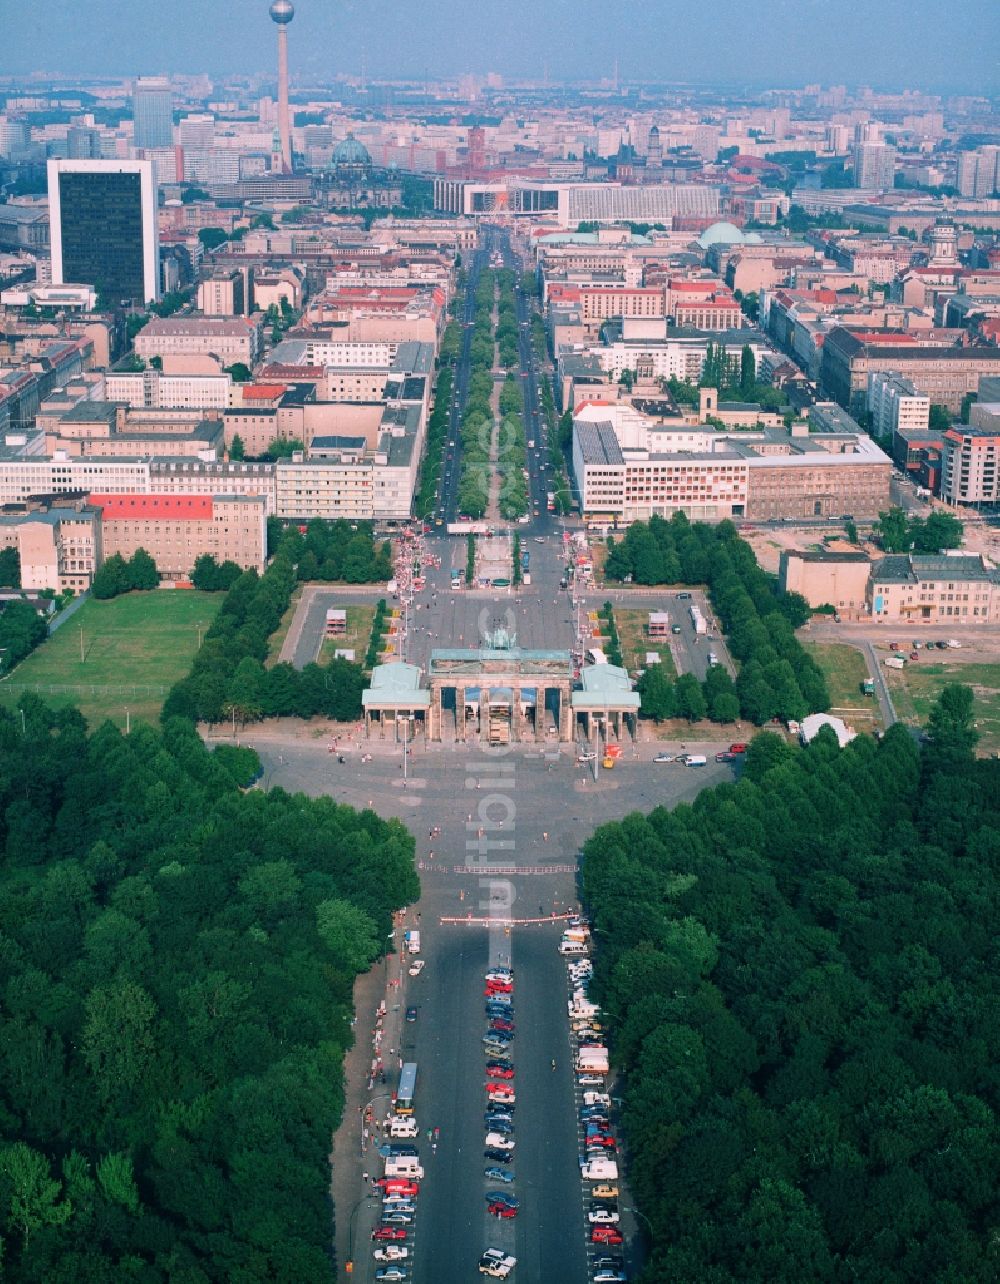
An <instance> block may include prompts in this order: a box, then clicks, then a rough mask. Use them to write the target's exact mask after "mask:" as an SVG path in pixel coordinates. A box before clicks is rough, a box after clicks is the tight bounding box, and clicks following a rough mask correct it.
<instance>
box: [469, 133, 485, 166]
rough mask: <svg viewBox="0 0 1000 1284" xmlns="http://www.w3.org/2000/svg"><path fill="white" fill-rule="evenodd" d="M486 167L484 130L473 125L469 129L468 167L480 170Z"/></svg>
mask: <svg viewBox="0 0 1000 1284" xmlns="http://www.w3.org/2000/svg"><path fill="white" fill-rule="evenodd" d="M485 167H486V130H485V129H483V127H482V126H481V125H473V126H472V128H471V129H470V130H469V169H471V170H473V171H482V170H483V169H485Z"/></svg>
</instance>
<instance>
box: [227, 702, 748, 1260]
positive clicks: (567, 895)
mask: <svg viewBox="0 0 1000 1284" xmlns="http://www.w3.org/2000/svg"><path fill="white" fill-rule="evenodd" d="M244 739H245V741H246V742H247V743H252V744H254V745H255V746H256V747H257V748H258V750H259V752H260V754H261V757H262V760H263V762H264V767H265V774H264V782H263V783H264V786H265V787H272V786H275V785H281V786H283V787H285V788H287V789H291V790H303V791H305V792H306V793H309V794H313V795H316V794H323V793H326V794H330V795H331V796H332V797H333V798H334V799H336V800H337V801H338V802H344V803H348V804H350V805H352V806H355V807H358V808H365V807H369V806H370V807H372V808H374V809H375V810H376V811H377V812H378V813H379V814H380V815H382V816H386V817H389V816H397V817H400V818H401V819H402V820H403V821H404V823H406V824H407V825H408V827H409V828H410V829H411V830H412V831H413V833H414V834H415V836H416V847H417V854H418V860H419V862H420V865H421V870H420V875H421V882H422V896H421V900H420V902H419V903H418V904H417V905H416V906H415V907H413V909H412V910H411V914H410V921H411V922H412V921H413V914H414V913H419V915H420V928H421V936H422V947H423V948H422V956H423V958H424V959H425V960H426V967H425V969H424V971H423V973H422V974H421V975H420V976H419V977H415V978H410V977H404V980H405V989H404V991H403V993H402V994H401V995H400V996H399V997H398V1002H399V1003H401V1004H403V1005H410V1004H413V1005H416V1006H417V1008H418V1018H417V1021H416V1022H415V1023H413V1024H408V1025H405V1026H404V1027H403V1028H404V1042H403V1044H402V1047H401V1052H402V1055H403V1056H404V1058H411V1057H412V1058H414V1059H415V1060H416V1061H417V1063H418V1066H419V1067H420V1072H419V1081H418V1088H417V1102H416V1105H417V1114H416V1117H417V1120H418V1122H419V1123H420V1125H421V1128H422V1129H424V1130H426V1129H427V1128H433V1127H439V1128H440V1129H441V1139H440V1143H439V1144H438V1148H437V1151H436V1153H435V1152H433V1151H431V1149H430V1146H429V1145H428V1143H427V1141H426V1137H424V1138H423V1139H422V1140H421V1141H420V1150H421V1158H422V1162H423V1164H424V1167H425V1170H426V1177H425V1180H424V1182H423V1184H422V1186H421V1193H420V1197H419V1201H418V1215H417V1223H416V1228H415V1234H414V1236H413V1239H412V1242H413V1245H414V1250H415V1257H414V1261H413V1273H412V1277H411V1278H412V1280H413V1281H415V1284H431V1282H432V1281H433V1282H435V1284H436V1282H438V1281H442V1280H447V1281H449V1284H451V1282H452V1281H456V1282H458V1281H463V1280H469V1281H471V1280H474V1279H478V1278H479V1276H478V1275H477V1273H476V1263H477V1260H478V1256H479V1254H480V1253H481V1252H482V1250H483V1249H484V1248H486V1247H489V1246H495V1247H502V1248H505V1249H507V1250H509V1251H512V1252H513V1253H514V1254H515V1256H516V1257H517V1258H518V1268H517V1272H516V1274H515V1276H514V1278H513V1281H512V1284H517V1281H518V1280H520V1281H524V1282H525V1284H528V1282H530V1284H535V1281H542V1280H544V1281H553V1284H559V1282H560V1281H566V1282H567V1284H577V1282H578V1281H586V1280H587V1279H588V1274H587V1271H586V1229H585V1226H584V1211H583V1203H582V1199H581V1184H580V1181H579V1178H578V1175H577V1167H576V1159H577V1121H576V1115H575V1103H574V1097H573V1091H572V1082H571V1074H570V1061H569V1057H570V1049H569V1026H568V1021H567V1018H566V1009H565V997H566V972H565V965H564V963H563V961H562V960H561V959H560V957H559V955H558V954H557V952H556V935H557V929H556V928H554V927H551V926H549V925H547V924H546V925H543V926H538V925H523V926H521V925H516V926H515V927H514V928H513V929H512V932H511V935H510V936H506V935H504V933H503V930H502V929H498V928H496V927H492V928H491V927H489V926H469V925H464V924H461V923H454V922H446V921H443V920H447V919H454V918H461V917H463V916H465V915H467V914H468V913H469V912H470V911H471V912H473V913H474V914H476V915H477V916H479V915H480V914H483V913H488V912H489V910H490V907H491V905H492V906H493V907H494V909H495V910H498V912H505V911H506V906H507V904H508V900H509V901H510V904H511V913H512V916H513V917H514V918H515V919H517V918H537V917H538V911H539V907H541V908H542V911H543V914H551V913H552V912H553V911H555V912H562V911H564V910H565V909H566V908H567V907H568V906H570V905H572V904H573V903H574V898H575V892H576V886H575V873H574V867H575V864H576V854H577V852H578V851H579V850H580V848H581V846H582V844H583V842H584V841H585V840H586V838H587V837H588V836H589V835H590V834H591V833H592V832H593V830H594V828H595V827H596V826H597V825H599V824H601V823H603V822H605V821H608V820H612V819H617V818H620V817H621V816H624V815H626V814H627V813H628V812H630V811H633V810H636V809H640V810H643V811H648V810H650V809H651V808H652V807H653V806H655V805H657V804H663V805H666V806H672V805H674V804H675V803H677V802H680V801H688V802H690V801H692V800H693V799H694V797H695V796H696V795H697V793H698V792H699V791H700V790H701V789H702V788H705V787H708V786H711V785H713V784H717V783H719V782H720V781H724V780H732V779H733V778H734V772H733V768H732V767H731V766H730V765H728V764H717V763H715V762H713V761H712V760H711V757H710V761H709V764H708V766H707V767H705V768H703V769H701V770H690V769H686V768H682V767H675V766H657V765H654V764H653V763H652V761H651V758H652V754H653V753H654V752H655V750H656V749H657V748H659V747H660V746H659V745H657V744H648V745H645V744H644V745H642V746H641V747H640V749H639V756H638V757H636V758H630V757H628V756H627V755H626V757H625V758H623V759H622V761H621V762H619V764H618V766H617V767H616V769H615V770H614V772H602V773H600V776H599V779H598V781H597V782H596V783H595V782H594V781H593V780H592V779H591V778H590V776H589V774H588V772H587V771H586V769H585V768H584V767H581V766H577V765H576V763H575V761H574V758H573V755H572V753H571V752H569V751H567V749H566V747H565V746H564V747H563V750H562V752H561V753H559V754H552V753H543V752H542V751H540V749H536V748H529V747H524V748H518V749H517V750H515V751H514V752H512V753H511V754H510V755H508V756H507V757H505V758H504V762H505V763H507V764H509V771H508V772H506V773H505V775H504V777H503V782H504V783H503V786H502V788H497V787H495V786H494V785H493V784H491V781H493V780H495V779H496V776H497V767H496V763H497V758H496V756H495V755H487V754H483V753H481V752H474V751H469V750H466V749H462V748H458V747H451V746H438V747H431V748H425V747H424V746H423V745H422V744H419V743H418V746H417V747H416V749H415V750H414V751H413V752H412V754H411V758H410V763H409V781H408V787H407V788H406V789H405V790H404V789H403V788H402V770H401V767H402V760H401V751H400V749H399V748H397V747H395V746H391V745H389V744H388V743H386V744H384V745H377V746H375V747H374V756H373V758H372V760H371V761H370V762H368V763H366V764H362V763H361V762H360V754H359V753H358V752H357V751H356V750H351V749H349V748H347V747H346V746H345V748H346V753H345V757H346V762H345V763H344V764H343V765H340V764H338V763H337V761H336V759H335V758H334V757H332V756H331V755H329V754H328V753H327V749H326V745H325V743H324V742H323V741H316V740H306V739H303V738H302V737H294V738H292V737H289V738H287V739H285V740H280V739H277V738H275V737H274V736H273V735H270V736H269V733H268V729H267V728H266V727H265V728H260V729H256V730H253V731H251V732H249V733H248V734H247V735H246V736H245V737H244ZM716 747H718V746H716ZM689 748H694V746H689ZM710 748H711V747H710V746H706V749H710ZM477 783H479V784H480V786H481V788H480V789H477V788H476V787H475V786H476V784H477ZM491 794H500V795H502V797H503V798H504V799H505V800H506V802H504V803H503V804H500V805H498V804H496V803H494V804H492V806H493V807H495V808H496V810H493V811H490V812H489V813H488V814H489V816H490V817H491V818H492V819H496V818H497V817H498V816H501V815H502V816H504V817H506V819H505V823H504V826H503V832H502V833H500V832H497V833H496V834H495V837H496V838H497V840H498V841H503V842H510V843H512V844H513V845H512V847H510V848H503V849H500V850H499V851H498V852H496V853H492V854H491V856H490V858H491V859H494V858H495V859H496V860H498V861H503V863H504V865H505V866H507V865H513V866H515V867H516V871H517V872H515V873H513V874H510V875H508V876H499V875H498V876H496V877H494V878H491V877H489V876H486V875H484V874H483V873H482V872H481V871H480V870H479V868H477V867H470V853H469V851H468V850H467V846H466V844H467V841H469V838H470V830H469V828H468V824H469V822H468V820H467V817H468V815H469V814H470V813H472V814H473V815H474V816H476V818H477V820H478V816H477V812H478V809H479V806H480V805H481V804H483V803H484V802H485V801H486V800H487V799H488V798H489V796H490V795H491ZM555 798H558V799H559V804H558V807H554V806H553V799H555ZM508 804H509V805H508ZM435 826H440V827H441V831H442V832H441V834H440V836H437V835H435V836H434V837H433V838H431V837H429V835H428V830H429V829H431V828H433V827H435ZM475 830H476V826H475V825H473V830H472V833H473V834H474V833H475ZM546 832H547V833H548V835H549V836H548V839H546V838H545V837H544V836H543V835H544V834H545V833H546ZM432 850H433V852H434V856H433V858H432V857H431V856H430V852H431V851H432ZM494 895H498V896H500V897H501V898H502V899H501V900H499V901H495V902H494V901H493V900H492V899H491V898H492V897H493V896H494ZM501 953H507V954H509V955H510V956H511V958H512V962H513V966H514V968H515V972H516V982H515V993H514V1003H515V1021H516V1025H517V1033H516V1037H515V1040H514V1047H513V1054H512V1055H513V1060H514V1064H515V1067H516V1078H515V1083H516V1090H517V1105H516V1109H515V1127H516V1133H515V1138H516V1150H515V1163H514V1165H513V1167H514V1171H515V1173H516V1182H515V1184H514V1185H513V1187H511V1188H510V1189H511V1190H512V1192H513V1193H515V1194H516V1195H517V1196H518V1197H519V1198H520V1199H521V1201H522V1205H521V1212H520V1213H519V1215H518V1217H517V1218H516V1219H515V1220H514V1221H511V1222H504V1223H502V1224H501V1223H497V1222H495V1221H494V1220H493V1219H490V1218H488V1217H487V1215H486V1212H485V1209H486V1204H485V1200H484V1198H483V1194H484V1191H485V1190H486V1189H487V1183H486V1182H485V1180H484V1177H483V1170H484V1168H485V1167H486V1166H487V1165H486V1162H485V1161H484V1159H483V1156H482V1147H483V1137H484V1130H483V1120H482V1116H483V1111H484V1107H485V1096H484V1093H483V1087H482V1085H483V1081H484V1075H483V1068H484V1061H485V1059H484V1056H483V1053H482V1051H481V1043H480V1040H481V1038H482V1035H483V1032H484V1030H485V1025H486V1021H485V1016H484V1012H483V995H482V990H483V985H482V978H483V973H484V971H485V968H486V966H487V964H488V962H490V961H496V960H497V958H498V956H499V954H501ZM552 1058H555V1060H556V1063H557V1068H556V1071H555V1072H553V1071H552V1070H551V1068H550V1062H551V1059H552ZM369 1163H370V1161H369ZM357 1181H358V1192H359V1198H360V1195H361V1191H362V1182H361V1161H360V1159H359V1160H358V1173H357ZM623 1202H625V1201H623ZM351 1207H352V1205H350V1204H349V1205H348V1206H347V1208H345V1209H343V1210H341V1211H340V1215H341V1216H345V1217H346V1216H348V1215H349V1212H350V1208H351ZM371 1216H373V1208H371V1207H369V1203H368V1202H365V1203H363V1204H362V1206H361V1208H360V1211H359V1212H358V1213H357V1217H356V1226H355V1232H356V1234H355V1242H356V1243H358V1244H363V1243H365V1241H366V1240H367V1234H368V1219H370V1217H371ZM626 1230H627V1231H628V1230H631V1231H632V1232H633V1234H632V1236H631V1239H630V1241H629V1244H628V1245H627V1248H628V1251H629V1252H630V1253H634V1252H635V1251H636V1249H637V1243H638V1238H637V1236H635V1234H634V1227H630V1226H629V1225H628V1223H627V1220H626ZM374 1271H375V1263H374V1262H373V1261H372V1260H371V1258H370V1257H366V1256H365V1255H364V1254H362V1253H360V1252H356V1253H355V1270H354V1274H353V1277H352V1278H353V1279H355V1280H363V1281H372V1280H374Z"/></svg>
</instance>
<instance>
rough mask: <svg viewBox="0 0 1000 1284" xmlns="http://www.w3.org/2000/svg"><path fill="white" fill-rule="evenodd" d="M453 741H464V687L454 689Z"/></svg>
mask: <svg viewBox="0 0 1000 1284" xmlns="http://www.w3.org/2000/svg"><path fill="white" fill-rule="evenodd" d="M455 739H456V740H464V739H465V687H463V686H456V687H455Z"/></svg>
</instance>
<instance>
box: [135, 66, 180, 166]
mask: <svg viewBox="0 0 1000 1284" xmlns="http://www.w3.org/2000/svg"><path fill="white" fill-rule="evenodd" d="M132 116H133V119H134V121H135V133H134V136H133V140H132V141H133V143H134V145H135V146H136V147H137V148H141V149H151V148H157V147H172V146H173V143H174V96H173V91H172V90H171V88H170V81H169V80H167V78H166V77H165V76H140V78H139V79H138V80H137V81H136V82H135V89H134V90H133V93H132Z"/></svg>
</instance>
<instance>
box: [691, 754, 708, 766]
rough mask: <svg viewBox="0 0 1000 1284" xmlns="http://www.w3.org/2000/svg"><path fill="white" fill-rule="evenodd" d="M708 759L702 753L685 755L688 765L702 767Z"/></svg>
mask: <svg viewBox="0 0 1000 1284" xmlns="http://www.w3.org/2000/svg"><path fill="white" fill-rule="evenodd" d="M707 762H708V759H707V758H706V757H705V755H704V754H703V753H689V754H688V756H687V765H688V766H689V767H704V765H705V764H706V763H707Z"/></svg>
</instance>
